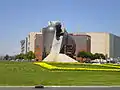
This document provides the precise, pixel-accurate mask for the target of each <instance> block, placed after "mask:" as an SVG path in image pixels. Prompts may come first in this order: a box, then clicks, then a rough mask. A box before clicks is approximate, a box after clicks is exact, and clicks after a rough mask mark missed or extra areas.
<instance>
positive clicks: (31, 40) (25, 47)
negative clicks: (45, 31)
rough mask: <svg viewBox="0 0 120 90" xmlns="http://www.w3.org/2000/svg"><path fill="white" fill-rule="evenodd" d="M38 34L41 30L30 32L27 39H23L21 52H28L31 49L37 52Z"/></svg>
mask: <svg viewBox="0 0 120 90" xmlns="http://www.w3.org/2000/svg"><path fill="white" fill-rule="evenodd" d="M36 34H41V32H30V33H29V34H28V36H27V37H26V38H25V40H21V41H20V43H21V53H27V52H29V51H32V52H35V38H36Z"/></svg>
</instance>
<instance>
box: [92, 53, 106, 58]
mask: <svg viewBox="0 0 120 90" xmlns="http://www.w3.org/2000/svg"><path fill="white" fill-rule="evenodd" d="M93 57H94V59H101V58H102V59H105V55H103V54H101V53H95V54H94V56H93Z"/></svg>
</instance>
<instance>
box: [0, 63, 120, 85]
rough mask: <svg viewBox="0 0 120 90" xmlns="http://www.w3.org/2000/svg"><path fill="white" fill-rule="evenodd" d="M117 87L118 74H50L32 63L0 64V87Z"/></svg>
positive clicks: (87, 72) (75, 72)
mask: <svg viewBox="0 0 120 90" xmlns="http://www.w3.org/2000/svg"><path fill="white" fill-rule="evenodd" d="M37 84H43V85H78V86H81V85H119V84H120V72H105V71H104V72H102V71H78V72H77V71H71V72H69V71H68V72H50V71H48V70H46V69H43V68H41V67H40V66H38V65H34V64H33V63H32V62H0V85H37Z"/></svg>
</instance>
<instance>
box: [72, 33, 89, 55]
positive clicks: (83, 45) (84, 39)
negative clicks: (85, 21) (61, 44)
mask: <svg viewBox="0 0 120 90" xmlns="http://www.w3.org/2000/svg"><path fill="white" fill-rule="evenodd" d="M70 35H71V36H72V37H73V39H74V40H75V43H76V51H75V54H76V55H77V54H78V52H79V51H85V52H91V37H90V36H89V35H86V34H80V33H71V34H70Z"/></svg>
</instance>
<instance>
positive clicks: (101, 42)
mask: <svg viewBox="0 0 120 90" xmlns="http://www.w3.org/2000/svg"><path fill="white" fill-rule="evenodd" d="M86 34H87V35H89V36H91V52H92V53H102V54H104V55H106V56H107V57H114V58H116V57H119V56H120V37H119V36H116V35H114V34H111V33H106V32H88V33H86Z"/></svg>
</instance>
